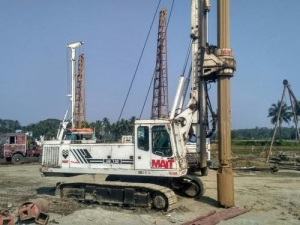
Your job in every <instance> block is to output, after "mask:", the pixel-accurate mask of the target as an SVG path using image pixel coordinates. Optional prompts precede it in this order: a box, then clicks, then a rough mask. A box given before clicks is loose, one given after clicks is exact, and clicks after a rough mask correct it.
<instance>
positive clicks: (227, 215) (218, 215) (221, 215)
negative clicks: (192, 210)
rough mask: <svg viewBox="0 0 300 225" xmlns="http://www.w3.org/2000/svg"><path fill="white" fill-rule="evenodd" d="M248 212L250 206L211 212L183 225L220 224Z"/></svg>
mask: <svg viewBox="0 0 300 225" xmlns="http://www.w3.org/2000/svg"><path fill="white" fill-rule="evenodd" d="M248 211H250V208H249V207H248V206H244V207H232V208H229V209H225V210H223V211H220V212H216V211H211V212H209V213H207V214H205V215H202V216H199V217H197V218H195V219H194V220H191V221H188V222H185V223H183V224H182V225H200V224H201V225H214V224H217V223H219V222H220V221H221V220H227V219H231V218H233V217H236V216H238V215H241V214H243V213H246V212H248Z"/></svg>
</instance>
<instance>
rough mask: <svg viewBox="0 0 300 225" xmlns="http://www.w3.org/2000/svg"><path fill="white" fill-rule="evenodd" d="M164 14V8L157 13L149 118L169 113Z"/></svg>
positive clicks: (165, 116) (165, 13) (160, 116)
mask: <svg viewBox="0 0 300 225" xmlns="http://www.w3.org/2000/svg"><path fill="white" fill-rule="evenodd" d="M166 15H167V10H166V9H165V8H164V9H162V10H161V11H160V13H159V26H158V38H157V54H156V67H155V72H154V73H155V74H154V82H153V98H152V113H151V119H159V118H167V117H168V113H169V102H168V101H169V100H168V68H167V38H166V37H167V33H166Z"/></svg>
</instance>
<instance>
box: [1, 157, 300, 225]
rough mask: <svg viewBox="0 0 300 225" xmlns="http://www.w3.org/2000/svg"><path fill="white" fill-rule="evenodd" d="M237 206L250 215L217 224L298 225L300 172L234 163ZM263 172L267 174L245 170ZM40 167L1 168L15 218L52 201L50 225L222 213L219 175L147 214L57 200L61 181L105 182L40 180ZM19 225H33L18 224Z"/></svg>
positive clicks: (131, 224) (165, 220)
mask: <svg viewBox="0 0 300 225" xmlns="http://www.w3.org/2000/svg"><path fill="white" fill-rule="evenodd" d="M234 165H235V167H240V168H241V170H234V188H235V193H234V195H235V206H237V207H242V206H248V207H250V211H249V212H247V213H244V214H242V215H239V216H237V217H235V218H232V219H229V220H224V221H221V222H220V223H219V224H223V225H225V224H230V225H231V224H239V225H241V224H251V225H252V224H264V225H265V224H272V225H276V224H278V225H279V224H280V225H281V224H300V171H298V170H287V169H279V171H278V172H271V170H268V169H267V168H268V167H269V166H270V165H269V164H266V163H263V162H261V161H259V160H255V159H253V157H250V159H247V157H241V158H238V159H235V160H234ZM253 165H254V166H259V167H260V168H266V170H261V171H253V170H247V169H246V170H243V167H251V166H253ZM39 168H40V164H39V163H38V162H33V163H32V162H31V163H25V164H22V165H11V164H0V177H1V179H0V207H2V208H5V209H8V210H9V211H10V212H12V213H14V214H15V215H17V210H18V208H19V207H20V206H21V205H22V204H23V203H24V202H26V201H30V200H32V199H36V198H39V197H42V198H44V199H47V200H48V201H49V205H50V209H49V212H48V214H49V216H50V219H49V222H48V224H72V225H77V224H78V225H82V224H91V225H95V224H128V225H140V224H146V225H150V224H156V225H159V224H161V225H165V224H166V225H168V224H174V225H177V224H183V223H185V222H187V221H190V220H192V219H194V218H196V217H199V216H201V215H203V214H207V213H209V212H211V211H217V212H219V211H222V210H225V209H224V208H222V207H220V206H219V205H218V202H217V181H216V173H217V172H216V171H215V170H210V171H209V173H208V176H205V177H201V180H202V181H203V182H204V183H205V186H206V191H205V194H204V196H203V197H202V198H201V199H199V200H195V199H188V198H184V197H180V196H178V203H177V207H176V209H174V210H173V211H170V212H157V211H153V210H149V209H147V210H146V209H142V208H137V209H130V208H121V207H117V206H109V205H99V204H91V203H90V204H86V203H81V202H77V201H75V200H71V199H58V198H55V196H54V190H55V185H56V183H57V182H61V181H65V182H67V181H93V182H97V181H98V180H99V181H100V180H101V181H103V180H104V179H105V176H102V175H80V176H76V177H69V178H61V177H42V176H41V174H40V172H39ZM16 224H34V222H32V221H31V222H26V221H20V220H17V222H16Z"/></svg>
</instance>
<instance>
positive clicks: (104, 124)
mask: <svg viewBox="0 0 300 225" xmlns="http://www.w3.org/2000/svg"><path fill="white" fill-rule="evenodd" d="M280 106H281V107H280ZM280 108H281V109H280ZM292 109H293V107H292V106H288V105H287V104H286V103H285V102H283V104H282V105H281V102H280V101H278V102H277V103H276V104H275V103H274V104H272V105H271V107H270V108H269V110H268V115H267V117H269V118H270V122H271V124H273V125H275V124H276V123H277V119H278V126H279V132H276V136H275V139H279V140H281V139H284V140H295V139H297V129H296V128H295V127H294V126H291V127H282V124H283V123H287V124H288V125H290V122H291V121H292V118H294V113H293V110H292ZM294 109H295V114H296V118H295V120H296V121H295V122H296V124H297V119H298V117H299V116H300V110H299V107H298V104H295V106H294ZM279 112H280V113H279ZM135 120H136V117H135V116H132V117H131V118H129V119H121V120H119V121H117V122H111V121H109V119H108V118H107V117H104V118H103V119H102V120H96V122H91V123H88V122H86V123H85V124H86V125H85V127H87V128H92V129H94V131H95V135H96V137H97V139H99V140H100V141H102V142H115V141H119V140H120V139H121V136H122V135H133V132H134V121H135ZM60 123H61V121H60V120H58V119H46V120H43V121H39V122H37V123H32V124H29V125H27V126H22V125H21V124H20V123H19V121H18V120H9V119H0V133H13V132H16V131H22V132H28V134H30V135H31V136H32V138H34V139H40V136H44V139H45V140H50V139H53V138H55V137H56V135H57V132H58V129H59V126H60ZM273 134H274V128H267V127H255V128H250V129H234V130H232V131H231V138H232V139H233V140H253V139H254V140H270V139H271V138H272V136H273ZM216 138H217V134H216V133H215V134H214V135H213V136H212V139H216Z"/></svg>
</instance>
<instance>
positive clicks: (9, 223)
mask: <svg viewBox="0 0 300 225" xmlns="http://www.w3.org/2000/svg"><path fill="white" fill-rule="evenodd" d="M14 224H15V216H14V214H12V213H10V212H9V211H8V210H6V209H3V208H0V225H14Z"/></svg>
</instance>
